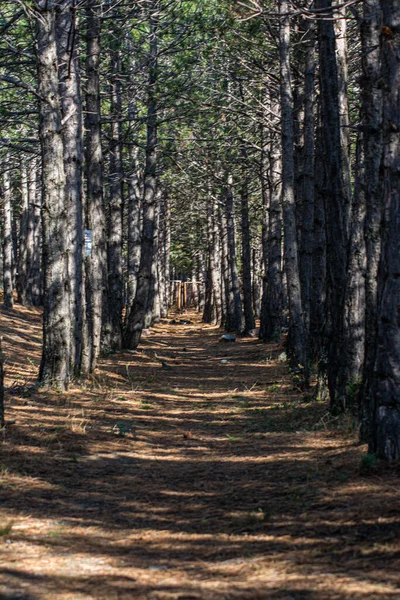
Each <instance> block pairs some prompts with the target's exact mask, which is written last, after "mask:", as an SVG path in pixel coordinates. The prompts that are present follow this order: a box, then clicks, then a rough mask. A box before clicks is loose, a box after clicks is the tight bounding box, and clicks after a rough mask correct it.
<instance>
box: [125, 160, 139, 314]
mask: <svg viewBox="0 0 400 600" xmlns="http://www.w3.org/2000/svg"><path fill="white" fill-rule="evenodd" d="M131 161H132V164H131V169H132V174H131V176H130V178H129V180H128V218H127V220H128V275H127V277H128V281H127V305H126V315H128V314H129V311H130V309H131V307H132V304H133V301H134V299H135V295H136V287H137V277H138V272H139V265H140V237H141V228H140V211H141V186H140V175H139V165H138V152H137V150H136V149H135V150H134V151H132V153H131Z"/></svg>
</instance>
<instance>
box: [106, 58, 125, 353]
mask: <svg viewBox="0 0 400 600" xmlns="http://www.w3.org/2000/svg"><path fill="white" fill-rule="evenodd" d="M120 62H121V61H120V51H119V49H118V48H116V49H114V50H112V52H111V70H112V84H111V85H112V90H111V112H112V114H113V117H115V118H116V120H115V121H114V122H113V123H112V124H111V144H110V200H109V207H108V245H107V256H108V293H109V300H108V303H109V313H110V346H111V348H113V349H119V348H120V347H121V342H122V310H123V304H124V289H123V274H122V214H123V193H122V180H123V172H122V142H121V140H122V131H121V123H120V120H119V119H120V118H121V116H122V101H121V84H120V81H119V73H120Z"/></svg>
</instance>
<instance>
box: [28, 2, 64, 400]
mask: <svg viewBox="0 0 400 600" xmlns="http://www.w3.org/2000/svg"><path fill="white" fill-rule="evenodd" d="M35 4H36V10H37V12H38V17H37V65H38V81H39V88H38V91H39V95H40V97H41V100H40V105H39V112H40V123H39V135H40V143H41V150H42V185H43V205H42V235H43V238H42V240H43V241H42V246H43V270H44V294H43V299H44V310H43V351H42V362H41V365H40V374H39V378H40V381H41V382H42V383H43V384H46V385H48V386H50V387H54V388H61V389H65V388H66V387H67V386H68V382H69V380H70V377H71V372H70V352H71V344H70V328H71V324H70V289H69V281H68V270H67V265H68V258H67V257H68V245H67V242H68V236H67V231H68V211H67V207H66V202H65V191H66V177H65V171H64V152H63V140H62V133H61V132H62V115H61V106H60V100H59V94H58V85H59V80H58V65H57V47H56V27H55V11H54V8H52V5H49V4H48V2H46V1H45V0H36V2H35Z"/></svg>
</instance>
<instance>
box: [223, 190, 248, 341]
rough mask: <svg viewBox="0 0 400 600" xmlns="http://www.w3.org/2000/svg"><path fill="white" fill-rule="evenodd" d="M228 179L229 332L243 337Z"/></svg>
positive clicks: (231, 199) (231, 195)
mask: <svg viewBox="0 0 400 600" xmlns="http://www.w3.org/2000/svg"><path fill="white" fill-rule="evenodd" d="M230 179H231V178H229V179H228V189H227V192H226V200H225V208H226V232H227V234H226V237H227V244H228V264H229V272H230V285H231V289H230V295H229V301H230V304H231V306H230V310H229V316H230V319H229V327H227V325H225V327H227V329H228V331H235V332H236V333H238V334H240V335H242V334H243V333H244V331H245V321H244V315H243V309H242V299H241V297H240V287H239V275H238V269H237V260H236V236H235V217H234V208H233V191H232V181H230Z"/></svg>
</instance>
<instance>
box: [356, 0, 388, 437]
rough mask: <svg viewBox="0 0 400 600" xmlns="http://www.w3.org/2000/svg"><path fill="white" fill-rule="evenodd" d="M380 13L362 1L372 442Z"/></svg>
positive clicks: (364, 430) (367, 421)
mask: <svg viewBox="0 0 400 600" xmlns="http://www.w3.org/2000/svg"><path fill="white" fill-rule="evenodd" d="M382 25H383V21H382V12H381V1H380V0H365V1H364V19H363V23H362V27H361V41H362V68H363V82H364V85H363V93H362V117H363V130H364V164H365V198H366V215H365V244H366V254H367V273H366V278H365V302H366V315H365V323H366V328H365V342H366V344H365V365H364V377H363V391H362V405H363V406H362V408H361V410H362V413H363V417H362V427H361V439H362V440H363V441H365V442H367V441H370V439H371V435H372V433H371V416H372V414H373V413H374V408H373V406H372V405H371V401H372V400H371V399H370V398H369V389H370V387H371V385H372V384H371V383H370V381H369V380H370V377H371V374H372V373H373V371H374V361H375V351H376V336H377V306H378V266H379V258H380V254H381V225H382V206H383V185H382V183H383V173H382V152H383V129H382V110H383V98H382V82H381V31H382Z"/></svg>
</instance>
